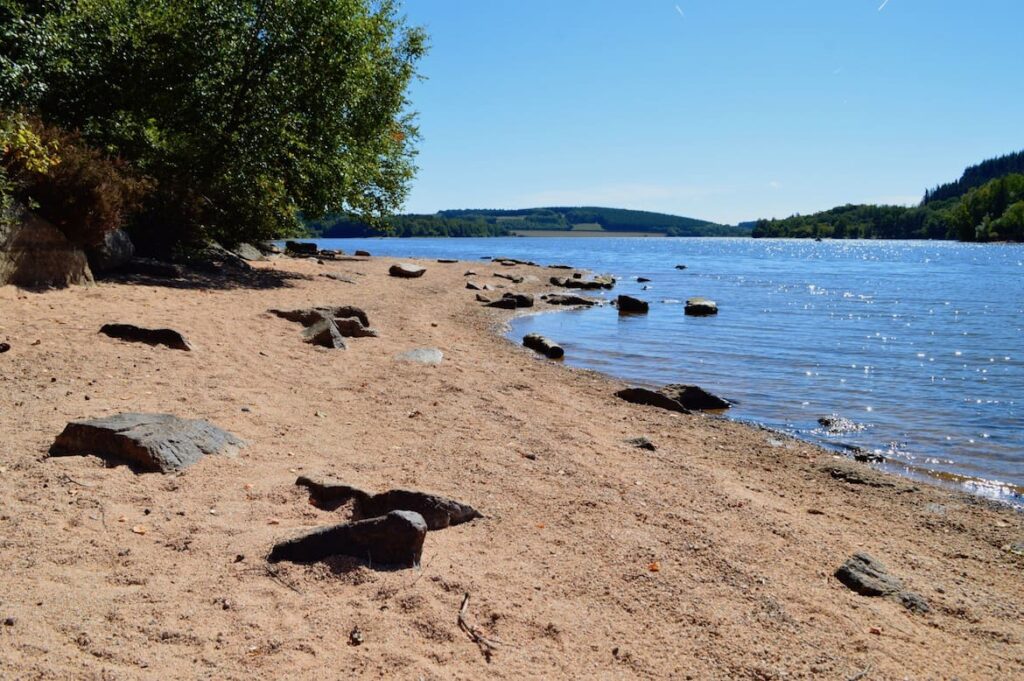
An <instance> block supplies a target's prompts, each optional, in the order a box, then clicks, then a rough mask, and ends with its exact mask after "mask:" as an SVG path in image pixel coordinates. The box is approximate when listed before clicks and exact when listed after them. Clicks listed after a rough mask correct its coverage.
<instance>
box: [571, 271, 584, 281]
mask: <svg viewBox="0 0 1024 681" xmlns="http://www.w3.org/2000/svg"><path fill="white" fill-rule="evenodd" d="M572 278H573V279H582V278H583V273H582V272H573V273H572Z"/></svg>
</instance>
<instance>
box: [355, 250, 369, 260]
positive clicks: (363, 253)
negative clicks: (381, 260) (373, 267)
mask: <svg viewBox="0 0 1024 681" xmlns="http://www.w3.org/2000/svg"><path fill="white" fill-rule="evenodd" d="M354 255H358V256H359V257H361V258H369V257H370V252H369V251H356V252H355V253H354Z"/></svg>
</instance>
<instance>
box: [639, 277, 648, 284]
mask: <svg viewBox="0 0 1024 681" xmlns="http://www.w3.org/2000/svg"><path fill="white" fill-rule="evenodd" d="M636 281H637V283H638V284H644V283H646V282H648V281H650V279H648V278H647V277H637V278H636Z"/></svg>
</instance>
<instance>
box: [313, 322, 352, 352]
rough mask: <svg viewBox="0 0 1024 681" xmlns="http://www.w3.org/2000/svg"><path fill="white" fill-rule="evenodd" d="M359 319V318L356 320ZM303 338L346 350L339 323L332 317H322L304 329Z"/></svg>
mask: <svg viewBox="0 0 1024 681" xmlns="http://www.w3.org/2000/svg"><path fill="white" fill-rule="evenodd" d="M356 321H358V320H356ZM302 340H304V341H306V342H307V343H309V344H310V345H319V346H321V347H324V348H331V349H332V350H344V349H345V348H346V346H345V340H344V339H343V338H342V336H341V331H340V330H339V329H338V325H337V324H336V323H335V322H334V320H333V319H331V318H330V317H322V318H321V319H320V320H318V321H316V322H314V323H313V324H310V325H309V326H307V327H306V328H305V329H303V330H302Z"/></svg>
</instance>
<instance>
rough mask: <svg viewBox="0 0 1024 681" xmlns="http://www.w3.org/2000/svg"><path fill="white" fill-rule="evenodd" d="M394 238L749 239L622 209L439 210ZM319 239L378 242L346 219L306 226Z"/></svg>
mask: <svg viewBox="0 0 1024 681" xmlns="http://www.w3.org/2000/svg"><path fill="white" fill-rule="evenodd" d="M386 222H387V225H388V228H389V232H388V233H389V234H390V235H392V236H399V237H409V236H454V237H459V236H509V235H511V234H512V233H513V232H529V231H544V232H547V233H550V232H560V231H564V232H567V233H568V232H573V231H577V232H579V231H585V232H588V233H591V234H592V233H593V232H601V231H607V232H635V233H638V234H665V235H666V236H749V235H750V229H748V228H743V227H734V226H729V225H719V224H715V223H713V222H708V221H706V220H697V219H694V218H687V217H680V216H678V215H668V214H665V213H652V212H648V211H640V210H626V209H622V208H597V207H582V208H571V207H552V208H523V209H518V210H491V209H479V210H473V209H465V210H443V211H440V212H438V213H435V214H433V215H414V214H408V215H396V216H394V217H393V218H390V219H388V220H387V221H386ZM307 226H308V228H309V229H310V231H311V232H312V233H314V234H316V235H317V236H320V237H323V238H341V237H354V236H379V235H380V233H379V232H377V231H376V230H374V229H373V228H372V227H370V226H368V225H366V224H364V223H361V222H359V221H357V220H353V219H351V218H348V217H344V216H338V217H330V218H326V219H324V220H318V221H313V222H309V223H308V225H307Z"/></svg>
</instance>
